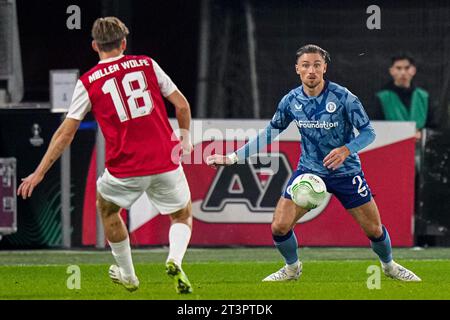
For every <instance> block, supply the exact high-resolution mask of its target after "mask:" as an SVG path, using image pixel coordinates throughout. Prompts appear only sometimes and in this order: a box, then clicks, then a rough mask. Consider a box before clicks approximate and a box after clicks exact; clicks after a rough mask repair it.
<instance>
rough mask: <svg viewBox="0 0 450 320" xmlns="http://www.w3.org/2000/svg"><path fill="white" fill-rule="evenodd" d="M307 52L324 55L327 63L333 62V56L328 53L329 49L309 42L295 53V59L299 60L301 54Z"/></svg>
mask: <svg viewBox="0 0 450 320" xmlns="http://www.w3.org/2000/svg"><path fill="white" fill-rule="evenodd" d="M305 53H318V54H320V55H321V56H322V58H323V60H325V63H330V62H331V56H330V54H329V53H328V51H326V50H324V49H322V48H321V47H319V46H318V45H315V44H307V45H304V46H303V47H301V48H300V49H298V50H297V53H296V54H295V61H296V62H297V61H298V58H300V56H302V55H303V54H305Z"/></svg>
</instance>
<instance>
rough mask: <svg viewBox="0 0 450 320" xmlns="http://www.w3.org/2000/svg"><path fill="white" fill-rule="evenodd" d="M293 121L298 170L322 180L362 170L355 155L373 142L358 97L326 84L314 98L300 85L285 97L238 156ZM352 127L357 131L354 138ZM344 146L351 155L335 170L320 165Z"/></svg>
mask: <svg viewBox="0 0 450 320" xmlns="http://www.w3.org/2000/svg"><path fill="white" fill-rule="evenodd" d="M292 121H294V122H295V124H296V125H297V127H298V130H299V132H300V135H301V148H302V153H301V157H300V160H299V163H298V169H303V170H307V171H309V172H312V173H315V174H317V175H319V176H324V177H326V176H350V175H354V174H356V173H358V172H360V171H361V162H360V160H359V157H358V154H357V152H358V151H359V150H360V149H362V148H364V147H365V146H367V145H368V144H370V143H371V142H372V141H373V140H374V138H375V133H374V130H373V128H372V126H371V125H370V121H369V118H368V116H367V114H366V112H365V110H364V108H363V106H362V104H361V102H360V101H359V99H358V97H356V96H355V95H354V94H352V93H351V92H350V91H349V90H348V89H346V88H344V87H342V86H340V85H338V84H336V83H334V82H329V81H326V82H325V86H324V89H323V90H322V92H321V93H320V94H319V95H318V96H317V97H309V96H307V95H306V94H305V92H304V91H303V86H300V87H298V88H296V89H293V90H291V91H290V92H289V93H288V94H287V95H285V96H284V97H283V99H281V101H280V103H279V104H278V108H277V111H276V113H275V115H274V116H273V118H272V120H271V122H270V125H269V126H268V127H267V128H266V131H265V134H261V135H259V136H258V138H257V139H254V140H253V141H250V142H249V143H248V144H247V145H246V146H244V147H243V148H241V149H240V150H238V151H237V152H236V153H237V155H238V157H239V158H240V159H242V158H246V157H248V156H249V155H251V154H252V153H254V152H251V151H250V152H249V150H251V149H252V148H251V147H252V144H254V143H256V144H257V145H258V146H259V148H258V149H261V148H262V147H263V146H264V145H266V144H268V143H271V142H272V141H273V140H274V139H275V137H276V136H277V135H278V134H279V133H280V132H282V131H283V130H284V129H286V128H287V127H288V126H289V124H290V123H291V122H292ZM354 128H356V129H357V130H358V131H359V132H360V135H359V136H358V137H356V138H355V133H354ZM274 129H275V130H274ZM274 132H275V133H274ZM255 140H256V141H255ZM344 145H345V146H347V147H348V148H349V150H350V152H351V154H350V156H348V157H347V159H346V160H345V161H344V163H343V164H342V165H341V166H340V167H339V168H337V169H336V170H332V169H328V168H326V167H325V166H324V165H323V159H324V158H325V157H326V155H327V154H328V153H329V152H330V151H331V150H333V149H334V148H338V147H342V146H344Z"/></svg>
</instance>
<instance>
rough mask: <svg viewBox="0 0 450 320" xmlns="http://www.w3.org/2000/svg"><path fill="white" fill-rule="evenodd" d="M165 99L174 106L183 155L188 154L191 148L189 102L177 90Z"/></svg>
mask: <svg viewBox="0 0 450 320" xmlns="http://www.w3.org/2000/svg"><path fill="white" fill-rule="evenodd" d="M166 98H167V100H169V101H170V103H172V104H173V105H174V106H175V109H176V117H177V120H178V127H179V128H180V139H181V147H182V148H183V154H190V153H191V152H192V149H193V146H192V143H191V135H190V132H189V130H190V126H191V107H190V106H189V102H188V101H187V99H186V98H185V96H184V95H183V94H182V93H181V92H180V91H179V90H175V91H174V92H173V93H172V94H170V95H169V96H167V97H166Z"/></svg>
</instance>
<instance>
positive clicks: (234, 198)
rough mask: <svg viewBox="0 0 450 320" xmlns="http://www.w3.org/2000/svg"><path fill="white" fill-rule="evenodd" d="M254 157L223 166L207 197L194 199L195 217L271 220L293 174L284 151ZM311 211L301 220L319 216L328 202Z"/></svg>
mask: <svg viewBox="0 0 450 320" xmlns="http://www.w3.org/2000/svg"><path fill="white" fill-rule="evenodd" d="M250 159H251V161H248V162H246V163H245V164H238V165H233V166H228V167H220V168H219V169H218V171H217V174H216V176H215V178H214V180H213V182H212V184H211V186H210V188H209V191H208V193H207V195H206V196H205V199H204V200H203V201H202V200H200V201H195V202H193V213H194V216H195V218H197V219H199V220H202V221H206V222H215V223H270V222H271V221H272V216H273V212H274V210H275V206H276V204H277V202H278V200H279V199H280V196H281V192H282V191H283V190H284V188H285V187H286V184H287V183H288V181H289V178H290V177H291V175H292V169H291V166H290V165H289V162H288V160H287V158H286V156H285V155H284V154H282V153H278V154H274V153H271V154H270V155H267V154H259V155H258V157H251V158H250ZM330 198H331V195H329V196H328V197H327V199H326V201H324V203H323V204H322V205H321V206H320V207H318V208H316V209H314V210H311V211H309V212H308V213H307V214H306V215H305V216H303V218H302V219H300V222H305V221H308V220H311V219H313V218H315V217H316V216H317V215H319V214H320V213H321V212H322V210H323V209H324V208H325V207H326V206H327V204H328V201H329V199H330Z"/></svg>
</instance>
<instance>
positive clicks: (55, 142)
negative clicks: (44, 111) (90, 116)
mask: <svg viewBox="0 0 450 320" xmlns="http://www.w3.org/2000/svg"><path fill="white" fill-rule="evenodd" d="M80 122H81V121H79V120H75V119H71V118H66V119H65V120H64V122H63V123H62V124H61V125H60V126H59V128H58V129H57V130H56V132H55V133H54V134H53V137H52V140H51V141H50V145H49V146H48V149H47V152H46V153H45V155H44V157H43V158H42V160H41V163H40V164H39V166H38V167H37V168H36V170H35V171H34V172H33V173H32V174H30V175H29V176H28V177H26V178H24V179H22V183H21V184H20V186H19V188H18V189H17V195H18V196H22V198H23V199H26V198H29V197H31V194H32V193H33V190H34V188H35V187H36V186H37V185H38V184H39V183H40V182H41V181H42V179H44V177H45V174H46V173H47V171H48V170H49V169H50V168H51V167H52V165H53V163H55V161H56V160H58V158H59V157H60V156H61V154H62V153H63V152H64V150H65V149H66V147H67V146H69V145H70V143H71V142H72V140H73V137H74V136H75V133H76V132H77V130H78V127H79V126H80Z"/></svg>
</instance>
